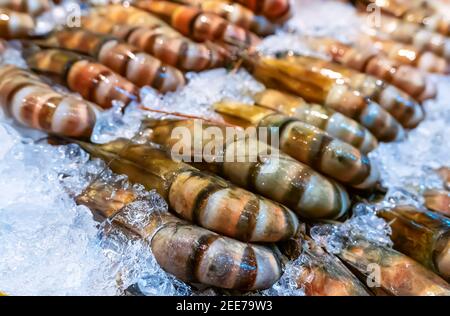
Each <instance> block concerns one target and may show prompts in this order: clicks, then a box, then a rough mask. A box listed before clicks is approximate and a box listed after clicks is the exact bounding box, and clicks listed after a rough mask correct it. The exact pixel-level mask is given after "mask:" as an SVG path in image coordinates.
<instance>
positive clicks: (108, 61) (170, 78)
mask: <svg viewBox="0 0 450 316" xmlns="http://www.w3.org/2000/svg"><path fill="white" fill-rule="evenodd" d="M35 43H36V44H38V45H39V46H42V47H50V48H61V49H67V50H72V51H74V52H78V53H82V54H85V55H88V56H90V57H92V58H94V59H96V60H97V61H98V62H100V63H101V64H103V65H105V66H107V67H108V68H110V69H111V70H113V71H114V72H116V73H118V74H120V75H122V76H123V77H125V78H126V79H128V80H129V81H131V82H132V83H134V84H135V85H137V86H138V87H142V86H146V85H148V86H151V87H153V88H155V89H156V90H158V91H160V92H168V91H174V90H176V89H177V88H179V87H181V86H183V85H184V84H185V79H184V76H183V73H182V72H181V71H179V70H178V69H176V68H174V67H172V66H169V65H166V64H164V63H162V62H161V61H160V60H159V59H157V58H155V57H152V56H150V55H148V54H147V53H143V52H141V51H140V50H139V49H138V48H136V47H134V46H132V45H129V44H127V43H124V42H122V41H120V40H119V39H118V38H116V37H111V36H103V35H99V34H96V33H92V32H89V31H86V30H82V29H64V30H60V31H56V32H55V33H52V34H51V35H50V36H49V37H47V38H45V39H43V40H36V41H35Z"/></svg>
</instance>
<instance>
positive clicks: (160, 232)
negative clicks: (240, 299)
mask: <svg viewBox="0 0 450 316" xmlns="http://www.w3.org/2000/svg"><path fill="white" fill-rule="evenodd" d="M160 218H161V219H160V221H161V224H160V225H158V229H157V231H156V233H154V235H153V236H152V237H151V239H150V240H149V241H150V245H151V249H152V252H153V254H154V256H155V258H156V261H157V262H158V263H159V264H160V265H161V267H162V268H163V269H164V270H166V271H167V272H169V273H171V274H173V275H175V276H176V277H178V278H180V279H181V280H183V281H186V282H191V283H202V284H207V285H212V286H217V287H220V288H225V289H237V290H262V289H267V288H269V287H271V286H272V285H273V284H274V283H275V282H276V281H277V280H278V279H279V278H280V276H281V273H282V266H281V263H280V260H279V259H278V257H277V255H276V254H275V253H274V251H272V250H271V249H269V248H268V247H265V246H260V245H253V244H246V243H243V242H240V241H237V240H234V239H230V238H227V237H223V236H221V235H218V234H215V233H213V232H211V231H209V230H206V229H203V228H200V227H197V226H193V225H190V224H188V223H187V222H184V221H181V220H178V219H175V218H174V217H173V216H171V215H170V214H163V215H161V216H160Z"/></svg>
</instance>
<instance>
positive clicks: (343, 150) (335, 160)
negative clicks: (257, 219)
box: [259, 114, 379, 189]
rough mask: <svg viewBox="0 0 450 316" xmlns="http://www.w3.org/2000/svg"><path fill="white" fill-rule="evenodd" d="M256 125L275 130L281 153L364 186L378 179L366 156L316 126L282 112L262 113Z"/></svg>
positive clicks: (344, 181) (331, 174)
mask: <svg viewBox="0 0 450 316" xmlns="http://www.w3.org/2000/svg"><path fill="white" fill-rule="evenodd" d="M259 127H265V128H268V129H269V131H276V132H278V133H279V138H280V149H281V150H282V151H283V152H285V153H286V154H288V155H290V156H292V157H293V158H295V159H297V160H298V161H300V162H303V163H305V164H307V165H309V166H311V167H313V168H314V169H316V170H318V171H320V172H321V173H323V174H326V175H328V176H330V177H332V178H334V179H336V180H338V181H340V182H342V183H345V184H348V185H351V186H353V187H356V188H360V189H368V188H372V187H373V186H374V185H375V184H376V183H377V182H378V180H379V174H378V170H377V169H376V167H375V166H374V165H372V164H371V162H370V160H369V158H368V157H367V156H365V155H364V154H362V153H361V152H360V151H359V150H357V149H356V148H355V147H353V146H351V145H349V144H347V143H345V142H342V141H340V140H338V139H335V138H333V137H332V136H330V135H329V134H327V133H326V132H324V131H322V130H320V129H318V128H317V127H314V126H312V125H309V124H306V123H304V122H301V121H299V120H296V119H294V118H290V117H288V116H285V115H282V114H272V115H268V116H266V117H265V118H264V119H262V120H261V121H260V123H259Z"/></svg>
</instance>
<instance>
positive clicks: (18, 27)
mask: <svg viewBox="0 0 450 316" xmlns="http://www.w3.org/2000/svg"><path fill="white" fill-rule="evenodd" d="M35 28H36V23H35V21H34V19H33V17H32V16H31V15H29V14H27V13H20V12H15V11H11V10H8V9H4V8H1V7H0V38H3V39H7V40H9V39H17V38H27V37H30V36H31V35H33V32H34V29H35Z"/></svg>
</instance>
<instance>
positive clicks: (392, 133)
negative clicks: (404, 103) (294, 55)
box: [246, 56, 404, 141]
mask: <svg viewBox="0 0 450 316" xmlns="http://www.w3.org/2000/svg"><path fill="white" fill-rule="evenodd" d="M246 66H247V69H249V70H250V72H251V73H252V74H253V75H254V76H255V77H256V78H257V79H258V80H260V81H261V82H262V83H264V84H265V85H266V86H268V87H270V88H276V89H281V90H285V91H286V90H287V91H289V92H292V93H294V94H296V95H298V96H300V97H303V98H304V99H305V100H306V101H308V102H312V103H319V104H323V105H325V106H327V107H329V108H332V109H334V110H336V111H337V112H340V113H342V114H344V115H346V116H348V117H350V118H353V119H356V120H357V121H358V122H360V123H361V124H362V125H363V126H364V127H366V128H367V129H368V130H369V131H370V132H372V134H373V135H374V136H375V137H377V139H378V140H380V141H393V140H395V139H399V138H402V137H403V136H404V131H403V128H402V126H401V125H400V124H399V123H398V122H397V121H396V120H395V119H394V118H393V117H392V116H391V115H390V114H389V113H388V112H387V111H386V110H384V109H383V108H382V107H380V105H378V104H377V103H375V102H373V101H371V100H368V99H367V98H364V97H363V96H361V94H360V93H359V92H358V91H355V90H354V89H352V88H351V87H349V86H348V85H346V84H344V83H341V82H338V81H336V80H334V79H330V78H329V77H327V76H326V75H324V74H321V73H315V72H314V73H313V72H311V71H308V69H305V67H302V66H298V65H295V64H293V63H292V62H289V61H286V60H282V59H277V58H272V57H261V56H258V57H257V56H252V58H250V57H246Z"/></svg>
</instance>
